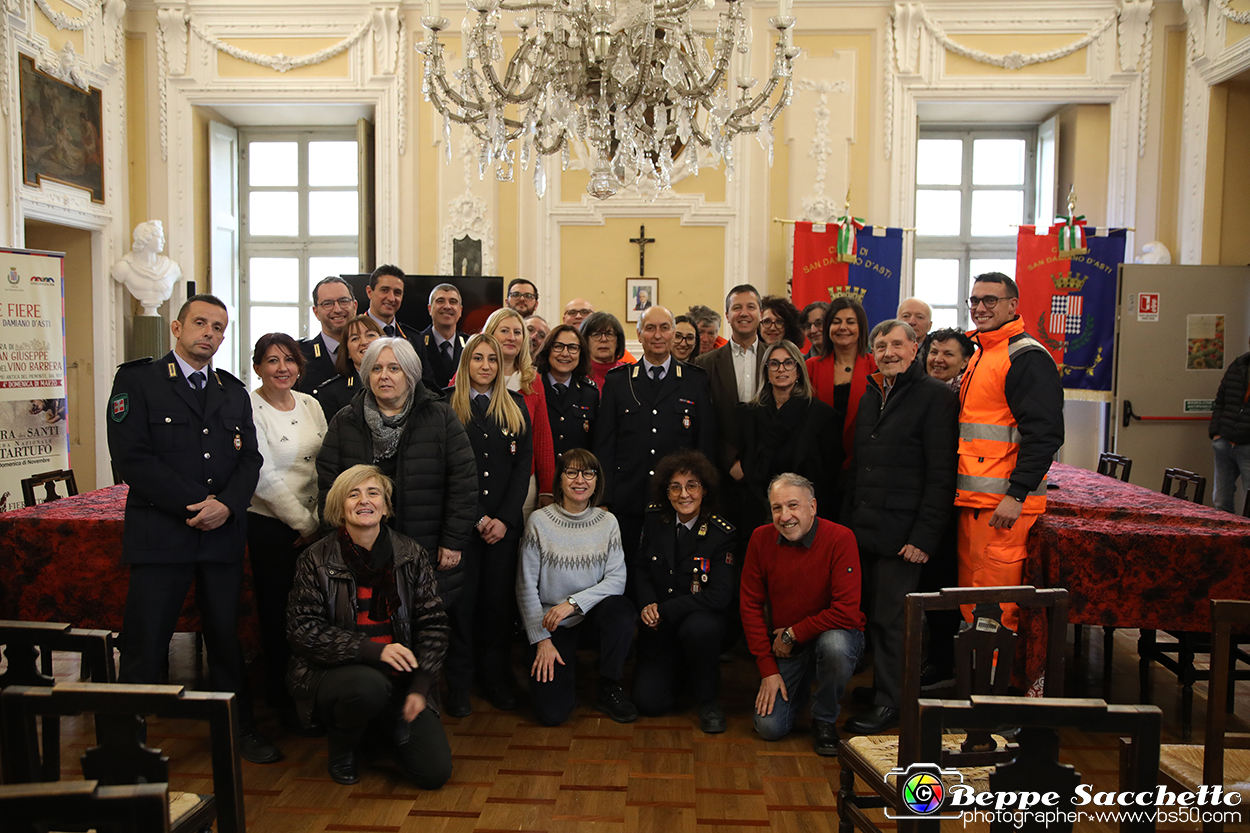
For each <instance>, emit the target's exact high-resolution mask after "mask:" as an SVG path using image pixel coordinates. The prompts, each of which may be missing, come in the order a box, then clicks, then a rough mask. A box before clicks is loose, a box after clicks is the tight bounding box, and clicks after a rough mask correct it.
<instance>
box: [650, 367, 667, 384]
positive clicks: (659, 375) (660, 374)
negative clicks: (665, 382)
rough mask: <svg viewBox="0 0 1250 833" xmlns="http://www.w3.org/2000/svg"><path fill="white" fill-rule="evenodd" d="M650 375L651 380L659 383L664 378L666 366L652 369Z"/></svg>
mask: <svg viewBox="0 0 1250 833" xmlns="http://www.w3.org/2000/svg"><path fill="white" fill-rule="evenodd" d="M650 373H651V378H652V379H653V380H654V381H656V382H659V381H660V380H661V379H663V378H664V366H663V365H658V364H657V365H656V366H655V367H653V368H651V370H650Z"/></svg>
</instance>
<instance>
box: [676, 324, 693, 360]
mask: <svg viewBox="0 0 1250 833" xmlns="http://www.w3.org/2000/svg"><path fill="white" fill-rule="evenodd" d="M698 355H699V328H698V327H697V326H696V325H695V323H694V319H693V318H691V317H690V316H689V315H679V316H677V317H676V318H674V319H673V358H675V359H677V360H678V361H681V362H692V361H694V360H695V359H696V358H697V357H698Z"/></svg>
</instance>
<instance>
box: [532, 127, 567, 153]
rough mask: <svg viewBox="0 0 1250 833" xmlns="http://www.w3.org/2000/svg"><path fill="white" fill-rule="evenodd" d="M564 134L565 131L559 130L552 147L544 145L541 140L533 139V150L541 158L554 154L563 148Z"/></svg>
mask: <svg viewBox="0 0 1250 833" xmlns="http://www.w3.org/2000/svg"><path fill="white" fill-rule="evenodd" d="M566 133H567V131H566V130H565V129H564V128H563V127H562V128H560V135H559V136H558V137H557V138H556V141H555V144H552V145H544V144H543V143H542V140H541V139H539V138H537V137H536V138H535V139H534V149H535V150H537V151H538V152H539V153H540V154H542V155H543V156H547V155H549V154H552V153H555V152H556V151H558V150H560V149H562V148H563V147H564V143H565V134H566Z"/></svg>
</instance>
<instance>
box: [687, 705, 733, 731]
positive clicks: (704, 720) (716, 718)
mask: <svg viewBox="0 0 1250 833" xmlns="http://www.w3.org/2000/svg"><path fill="white" fill-rule="evenodd" d="M695 710H696V711H697V712H698V713H699V728H700V729H702V730H703V731H704V732H705V733H707V734H709V735H719V734H720V733H721V732H723V731H725V729H726V728H728V725H727V724H726V722H725V713H724V712H723V711H721V708H720V704H719V703H717V702H716V701H715V700H707V701H705V702H703V703H700V704H699V705H698V706H697V707H696V709H695Z"/></svg>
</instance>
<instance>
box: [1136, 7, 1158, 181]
mask: <svg viewBox="0 0 1250 833" xmlns="http://www.w3.org/2000/svg"><path fill="white" fill-rule="evenodd" d="M1144 40H1145V42H1146V48H1145V50H1143V53H1144V55H1145V61H1143V63H1142V70H1141V99H1140V102H1139V104H1138V111H1137V112H1138V116H1137V156H1138V157H1139V158H1142V157H1145V155H1146V127H1147V125H1148V124H1149V123H1150V68H1151V64H1152V63H1153V61H1154V42H1155V24H1154V21H1153V20H1150V19H1149V18H1147V20H1146V32H1145V35H1144Z"/></svg>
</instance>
